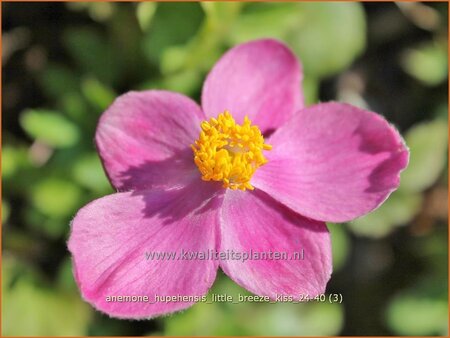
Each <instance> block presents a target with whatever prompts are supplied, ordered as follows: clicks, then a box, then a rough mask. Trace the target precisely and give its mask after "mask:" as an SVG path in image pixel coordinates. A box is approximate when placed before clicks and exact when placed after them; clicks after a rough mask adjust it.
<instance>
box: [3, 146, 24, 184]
mask: <svg viewBox="0 0 450 338" xmlns="http://www.w3.org/2000/svg"><path fill="white" fill-rule="evenodd" d="M28 163H29V161H28V155H27V150H26V149H25V148H24V147H13V146H10V145H4V146H3V147H2V178H3V179H9V178H10V177H12V176H13V175H14V174H15V173H16V172H17V171H18V170H19V169H20V168H21V167H23V166H26V165H27V164H28Z"/></svg>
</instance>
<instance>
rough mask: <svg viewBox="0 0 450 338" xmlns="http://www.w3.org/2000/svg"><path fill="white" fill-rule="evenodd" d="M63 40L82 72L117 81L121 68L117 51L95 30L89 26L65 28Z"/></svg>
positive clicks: (104, 79) (113, 81)
mask: <svg viewBox="0 0 450 338" xmlns="http://www.w3.org/2000/svg"><path fill="white" fill-rule="evenodd" d="M63 42H64V45H65V47H66V49H67V50H68V51H69V53H70V54H71V55H72V57H73V58H74V60H75V62H76V63H77V64H78V66H79V67H80V68H81V69H82V71H83V72H84V73H87V74H88V75H92V76H95V77H96V78H98V79H99V80H100V81H101V82H105V83H108V84H111V83H115V82H116V81H117V79H118V76H119V71H120V70H121V68H120V64H119V60H118V58H117V53H116V52H115V51H114V49H113V47H112V45H111V44H110V42H109V41H108V40H107V39H106V38H105V36H103V35H102V34H100V33H99V32H98V31H97V30H94V29H92V28H90V27H83V28H70V29H67V30H66V31H65V32H64V33H63Z"/></svg>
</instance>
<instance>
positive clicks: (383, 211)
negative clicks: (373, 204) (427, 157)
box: [348, 190, 422, 238]
mask: <svg viewBox="0 0 450 338" xmlns="http://www.w3.org/2000/svg"><path fill="white" fill-rule="evenodd" d="M421 204H422V195H420V194H418V193H405V192H402V191H400V190H397V191H395V192H393V193H392V194H391V195H390V196H389V197H388V199H387V200H386V201H385V202H384V203H383V204H382V205H381V206H380V207H379V208H378V209H376V210H374V211H372V212H371V213H369V214H367V215H366V216H363V217H361V218H358V219H356V220H354V221H352V222H350V223H349V225H348V226H349V228H350V229H351V230H352V231H353V232H354V233H355V234H357V235H359V236H368V237H374V238H380V237H383V236H386V235H388V234H389V233H391V232H392V231H393V230H394V229H395V227H397V226H400V225H403V224H407V223H408V222H410V221H411V220H412V219H413V218H414V217H415V216H416V215H417V213H418V212H419V211H420V206H421Z"/></svg>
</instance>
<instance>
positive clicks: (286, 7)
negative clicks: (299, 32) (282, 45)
mask: <svg viewBox="0 0 450 338" xmlns="http://www.w3.org/2000/svg"><path fill="white" fill-rule="evenodd" d="M248 8H249V9H250V10H245V9H244V12H243V13H242V15H241V16H240V17H239V18H238V20H237V21H236V24H235V25H234V26H233V27H232V30H231V34H230V38H231V41H232V43H233V44H238V43H242V42H245V41H249V40H255V39H261V38H275V39H280V40H285V39H286V37H287V34H288V33H289V31H291V30H293V29H296V28H297V27H298V25H299V18H300V11H299V8H298V6H297V4H294V3H279V4H276V3H264V4H257V5H254V6H251V5H250V6H249V7H248Z"/></svg>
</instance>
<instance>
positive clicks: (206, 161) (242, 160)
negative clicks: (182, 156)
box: [191, 111, 272, 190]
mask: <svg viewBox="0 0 450 338" xmlns="http://www.w3.org/2000/svg"><path fill="white" fill-rule="evenodd" d="M201 128H202V131H201V132H200V136H199V138H198V140H197V141H195V144H193V145H191V147H192V150H193V151H194V162H195V164H196V165H197V167H198V169H199V170H200V173H201V174H202V180H204V181H211V180H212V181H222V182H223V187H224V188H230V189H233V190H236V189H241V190H246V189H250V190H253V189H254V188H253V186H252V185H251V184H250V179H251V178H252V176H253V174H254V173H255V171H256V169H258V168H259V167H260V166H262V165H264V164H266V163H267V159H266V158H265V157H264V155H263V150H270V149H272V146H271V145H268V144H264V137H263V135H262V134H261V130H259V128H258V127H257V126H252V122H251V121H250V120H249V119H248V117H247V116H245V118H244V123H243V124H242V125H239V124H236V122H235V121H234V119H233V116H231V114H230V113H229V112H228V111H225V112H224V113H222V114H219V116H218V117H217V119H215V118H213V117H212V118H210V119H209V121H203V122H202V124H201Z"/></svg>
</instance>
